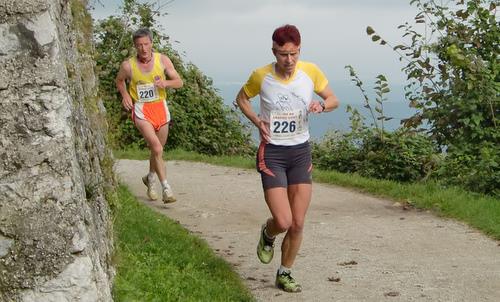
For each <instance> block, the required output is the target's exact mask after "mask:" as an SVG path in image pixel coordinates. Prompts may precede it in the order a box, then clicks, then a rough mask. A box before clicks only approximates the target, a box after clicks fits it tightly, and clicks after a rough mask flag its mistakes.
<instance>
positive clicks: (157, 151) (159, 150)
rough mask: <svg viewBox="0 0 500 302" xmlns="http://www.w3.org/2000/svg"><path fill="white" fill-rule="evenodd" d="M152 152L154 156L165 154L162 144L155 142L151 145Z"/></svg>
mask: <svg viewBox="0 0 500 302" xmlns="http://www.w3.org/2000/svg"><path fill="white" fill-rule="evenodd" d="M150 150H151V153H152V154H153V155H154V156H162V155H163V146H162V145H161V144H154V145H152V146H150Z"/></svg>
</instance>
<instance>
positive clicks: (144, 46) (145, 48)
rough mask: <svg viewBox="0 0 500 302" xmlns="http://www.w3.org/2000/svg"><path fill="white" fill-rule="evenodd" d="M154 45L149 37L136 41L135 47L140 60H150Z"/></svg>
mask: <svg viewBox="0 0 500 302" xmlns="http://www.w3.org/2000/svg"><path fill="white" fill-rule="evenodd" d="M152 46H153V44H152V43H151V40H150V39H149V37H148V36H146V37H139V38H137V39H135V41H134V47H135V50H136V51H137V56H138V57H139V58H149V56H150V55H151V49H152Z"/></svg>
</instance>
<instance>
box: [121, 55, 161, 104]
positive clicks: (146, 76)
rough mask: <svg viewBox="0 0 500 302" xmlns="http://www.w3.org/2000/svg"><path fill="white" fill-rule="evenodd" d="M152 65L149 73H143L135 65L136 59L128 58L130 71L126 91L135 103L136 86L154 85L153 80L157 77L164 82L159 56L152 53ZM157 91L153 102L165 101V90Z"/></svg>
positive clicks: (159, 89) (137, 97)
mask: <svg viewBox="0 0 500 302" xmlns="http://www.w3.org/2000/svg"><path fill="white" fill-rule="evenodd" d="M153 60H154V65H153V69H152V70H151V71H150V72H147V73H144V72H142V71H141V70H140V69H139V66H138V65H137V58H136V57H131V58H129V63H130V69H131V74H132V75H131V77H130V78H131V79H130V83H129V85H128V91H129V94H130V96H131V97H132V100H133V101H134V103H135V102H137V100H138V99H139V96H138V95H137V85H138V84H149V83H154V78H155V77H156V76H159V77H160V78H161V79H162V80H165V79H166V78H165V71H164V67H163V64H162V63H161V54H160V53H157V52H154V53H153ZM156 89H157V94H156V95H157V96H158V97H157V99H156V100H154V101H153V102H158V101H162V100H165V99H166V98H167V92H166V90H165V89H161V88H156Z"/></svg>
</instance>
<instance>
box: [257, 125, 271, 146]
mask: <svg viewBox="0 0 500 302" xmlns="http://www.w3.org/2000/svg"><path fill="white" fill-rule="evenodd" d="M257 127H258V128H259V133H260V139H261V141H264V142H266V143H268V142H269V141H270V140H271V136H270V133H269V123H268V122H265V121H263V120H260V121H259V123H258V126H257Z"/></svg>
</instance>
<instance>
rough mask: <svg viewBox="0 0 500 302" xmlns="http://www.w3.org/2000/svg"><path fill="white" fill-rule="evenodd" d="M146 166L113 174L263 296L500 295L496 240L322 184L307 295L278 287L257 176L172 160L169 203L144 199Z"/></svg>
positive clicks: (302, 268)
mask: <svg viewBox="0 0 500 302" xmlns="http://www.w3.org/2000/svg"><path fill="white" fill-rule="evenodd" d="M147 167H148V163H147V161H134V160H120V161H118V163H117V166H116V171H117V172H118V174H119V175H120V178H121V180H122V181H123V182H124V183H125V184H127V185H128V187H129V188H130V189H131V191H132V192H133V193H134V194H135V195H136V196H137V198H138V200H139V201H141V202H143V203H144V204H146V205H148V206H150V207H151V208H153V209H154V210H156V211H158V212H160V213H162V214H164V215H166V216H168V217H170V218H172V219H174V220H178V221H179V222H180V223H181V224H182V225H183V226H184V227H186V228H187V229H189V230H191V231H192V232H194V233H195V234H198V235H199V236H200V237H201V238H204V239H205V240H206V241H207V242H208V243H209V244H210V246H211V247H212V248H213V249H214V250H215V251H216V253H217V254H219V255H220V256H222V257H223V258H224V259H226V260H227V261H228V262H229V263H231V264H232V265H233V266H234V268H235V270H236V271H237V272H238V273H239V274H240V276H241V278H242V279H243V280H244V281H245V282H246V284H247V286H248V287H249V288H250V289H251V291H252V293H253V294H254V295H255V297H256V298H257V300H258V301H433V302H435V301H446V302H448V301H464V302H476V301H492V302H493V301H495V302H496V301H500V245H499V242H497V241H495V240H492V239H489V238H487V237H486V236H484V235H482V234H481V233H479V232H478V231H476V230H473V229H471V228H469V227H468V226H466V225H464V224H461V223H458V222H456V221H453V220H447V219H442V218H438V217H436V216H434V215H432V214H429V213H427V212H423V211H417V210H405V209H403V207H401V206H400V205H399V204H397V203H394V202H392V201H389V200H383V199H378V198H373V197H370V196H367V195H363V194H360V193H357V192H354V191H352V190H349V189H344V188H340V187H336V186H330V185H322V184H317V183H315V184H314V188H313V200H312V203H311V207H310V209H309V212H308V214H307V221H306V226H305V230H304V232H305V236H304V241H303V245H302V248H301V251H300V254H299V255H298V257H297V260H296V262H295V266H294V271H293V272H294V276H295V277H296V279H297V280H299V281H300V282H301V283H302V287H303V292H302V293H299V294H287V293H283V292H281V291H279V290H277V289H275V288H274V275H275V272H276V269H277V267H278V266H279V257H280V252H279V246H280V244H281V242H280V239H281V238H279V239H278V242H277V244H276V246H277V247H278V248H277V250H276V251H277V253H276V254H275V259H273V261H272V262H271V264H268V265H264V264H261V263H260V262H259V260H258V259H257V256H256V254H255V248H256V244H257V240H258V236H259V230H260V225H261V224H262V223H263V222H264V221H265V219H266V218H267V216H268V210H267V207H266V205H265V203H264V201H263V194H262V190H261V185H260V179H259V176H258V174H257V172H255V171H253V170H243V169H237V168H227V167H218V166H212V165H208V164H203V163H191V162H183V161H169V162H168V163H167V171H168V175H169V183H170V184H171V186H172V188H173V190H174V192H175V194H176V197H177V199H178V201H177V202H176V203H173V204H169V205H164V204H162V203H161V202H159V201H156V202H151V201H148V200H147V197H146V195H145V187H144V185H143V184H142V182H141V179H140V177H141V176H142V174H143V173H144V172H145V171H147ZM157 187H159V185H158V186H157Z"/></svg>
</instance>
